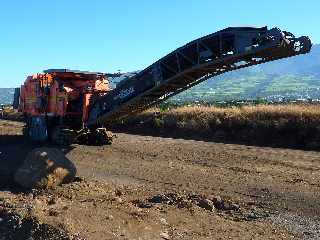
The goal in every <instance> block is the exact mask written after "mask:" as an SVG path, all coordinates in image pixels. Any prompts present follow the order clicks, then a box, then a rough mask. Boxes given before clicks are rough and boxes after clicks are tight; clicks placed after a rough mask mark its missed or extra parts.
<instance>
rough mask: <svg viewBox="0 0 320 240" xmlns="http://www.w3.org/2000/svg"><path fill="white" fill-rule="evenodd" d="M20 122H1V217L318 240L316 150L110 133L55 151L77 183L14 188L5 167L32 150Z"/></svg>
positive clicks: (124, 234)
mask: <svg viewBox="0 0 320 240" xmlns="http://www.w3.org/2000/svg"><path fill="white" fill-rule="evenodd" d="M21 127H22V125H21V124H19V123H14V122H8V121H0V128H1V132H0V134H1V137H0V152H1V155H0V156H1V159H0V160H1V164H0V171H1V172H0V173H1V177H2V179H3V180H2V181H1V182H2V183H3V184H2V185H3V191H2V192H0V219H1V209H3V216H2V219H6V218H8V215H9V214H8V212H10V211H11V212H13V213H17V214H19V216H23V217H24V218H23V219H26V218H27V217H30V216H31V217H32V219H33V223H34V221H37V223H38V225H39V224H40V226H42V227H43V228H44V229H48V227H44V226H50V227H53V228H54V231H53V233H52V236H53V237H52V239H72V237H71V236H73V239H320V227H319V226H320V217H319V216H320V200H319V196H320V193H319V192H320V191H319V190H320V174H319V173H320V153H319V152H312V151H300V150H290V149H276V148H263V147H252V146H243V145H232V144H219V143H213V142H202V141H193V140H182V139H170V138H159V137H150V136H138V135H130V134H123V133H117V138H116V140H115V142H114V144H113V145H111V146H104V147H95V146H81V145H73V146H71V147H70V148H68V149H64V151H65V152H66V154H67V157H69V158H70V159H71V160H72V161H74V163H75V164H76V166H77V168H78V175H79V176H80V177H81V179H78V181H77V182H75V183H73V184H70V185H68V186H63V187H59V188H57V189H55V190H48V191H43V192H31V193H19V192H18V193H16V192H14V190H15V188H14V187H12V186H10V187H8V186H9V185H8V183H10V173H12V172H13V169H14V168H15V167H16V166H17V165H18V164H19V162H20V161H21V160H22V159H23V157H24V156H25V154H26V152H28V151H29V150H31V149H33V148H35V147H36V146H35V145H34V144H31V143H28V142H27V141H26V140H25V139H24V138H23V137H22V136H21ZM26 206H29V207H26ZM9 210H10V211H9ZM35 219H36V220H35ZM3 222H5V221H3ZM41 224H42V225H41ZM5 226H7V229H9V228H10V226H9V225H8V224H7V223H6V225H5ZM0 229H1V221H0ZM60 230H61V231H62V232H63V234H66V236H65V238H62V237H60V238H54V236H58V235H59V234H58V233H57V232H55V231H60ZM8 231H9V230H8ZM41 234H42V235H41ZM68 234H69V235H68ZM40 235H41V236H42V237H43V235H45V233H44V232H43V231H42V232H41V233H40V232H39V231H38V236H40ZM0 237H1V234H0ZM39 239H41V238H39ZM44 239H45V238H44Z"/></svg>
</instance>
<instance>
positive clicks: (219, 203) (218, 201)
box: [212, 196, 224, 210]
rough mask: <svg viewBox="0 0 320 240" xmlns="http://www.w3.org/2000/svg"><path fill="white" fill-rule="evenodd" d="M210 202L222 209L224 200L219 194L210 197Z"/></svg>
mask: <svg viewBox="0 0 320 240" xmlns="http://www.w3.org/2000/svg"><path fill="white" fill-rule="evenodd" d="M212 202H213V204H214V206H215V208H217V209H219V210H222V209H224V201H223V200H222V198H221V197H220V196H217V197H214V198H213V199H212Z"/></svg>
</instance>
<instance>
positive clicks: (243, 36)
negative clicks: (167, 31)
mask: <svg viewBox="0 0 320 240" xmlns="http://www.w3.org/2000/svg"><path fill="white" fill-rule="evenodd" d="M311 46H312V44H311V41H310V39H309V38H308V37H304V36H303V37H300V38H295V36H294V35H293V34H291V33H289V32H285V31H281V30H280V29H278V28H273V29H270V30H268V29H267V27H263V28H252V27H235V28H227V29H224V30H222V31H219V32H216V33H213V34H210V35H208V36H205V37H202V38H199V39H197V40H195V41H192V42H190V43H188V44H187V45H185V46H183V47H181V48H178V49H177V50H175V51H173V52H172V53H170V54H168V55H167V56H165V57H163V58H162V59H160V60H158V61H157V62H155V63H154V64H152V65H151V66H149V67H147V68H146V69H144V70H143V71H141V72H139V73H137V74H136V75H134V76H131V77H128V78H127V79H124V80H123V81H121V82H120V84H119V85H118V86H117V87H116V88H115V89H114V90H112V91H111V92H110V93H108V94H107V95H105V96H103V97H100V98H97V99H94V100H93V103H92V107H91V109H90V114H89V127H90V126H100V125H108V124H111V123H112V121H114V120H116V119H122V118H126V117H127V116H130V115H132V114H133V113H135V112H140V111H143V110H145V109H147V108H149V107H151V106H153V105H154V104H157V103H159V102H161V101H164V100H165V99H167V98H169V97H171V96H173V95H176V94H178V93H180V92H182V91H184V90H186V89H188V88H191V87H193V86H195V85H197V84H199V83H201V82H203V81H205V80H207V79H209V78H212V77H214V76H217V75H221V74H223V73H226V72H229V71H233V70H236V69H240V68H245V67H249V66H253V65H257V64H261V63H265V62H270V61H274V60H278V59H281V58H287V57H291V56H295V55H299V54H305V53H308V52H309V51H310V50H311Z"/></svg>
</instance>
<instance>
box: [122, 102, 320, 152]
mask: <svg viewBox="0 0 320 240" xmlns="http://www.w3.org/2000/svg"><path fill="white" fill-rule="evenodd" d="M126 123H127V124H126ZM126 123H125V125H130V126H132V124H135V125H136V126H143V127H146V126H148V127H151V128H153V129H154V128H156V129H158V128H160V129H174V130H175V131H184V132H185V131H188V134H196V135H206V136H207V137H210V138H213V139H218V140H232V141H245V142H249V143H255V142H257V141H258V142H259V141H260V142H261V143H266V142H267V143H270V144H272V143H274V144H280V143H281V144H280V145H285V146H287V145H290V146H299V147H310V148H314V147H315V146H318V145H319V148H320V105H318V104H287V105H256V106H254V105H252V106H241V107H207V106H188V107H179V108H175V109H170V110H167V111H161V110H160V109H157V108H154V109H150V110H147V111H145V112H143V113H141V114H139V115H137V116H135V117H133V118H131V119H130V120H128V121H127V122H126Z"/></svg>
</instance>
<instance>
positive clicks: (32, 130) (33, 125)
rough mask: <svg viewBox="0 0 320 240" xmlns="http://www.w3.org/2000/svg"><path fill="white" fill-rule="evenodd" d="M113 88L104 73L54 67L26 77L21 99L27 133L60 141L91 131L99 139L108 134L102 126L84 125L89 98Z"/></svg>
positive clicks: (34, 136) (38, 139) (41, 138)
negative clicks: (89, 126)
mask: <svg viewBox="0 0 320 240" xmlns="http://www.w3.org/2000/svg"><path fill="white" fill-rule="evenodd" d="M110 90H111V88H110V85H109V82H108V80H107V77H106V75H104V74H102V73H94V72H81V71H71V70H67V69H51V70H46V71H44V73H41V74H35V75H32V76H29V77H27V79H26V81H25V83H24V85H22V86H21V90H20V101H19V102H20V103H19V111H21V112H23V113H24V115H25V119H26V128H25V133H26V134H27V135H28V136H29V137H30V138H31V139H33V140H36V141H45V140H47V139H48V138H51V139H52V140H53V141H54V142H57V143H61V144H67V143H69V142H72V141H74V139H75V138H79V137H82V138H83V137H84V136H86V138H88V137H90V134H91V135H94V136H93V137H92V138H94V139H99V134H102V135H104V134H105V133H104V132H103V130H102V129H101V128H99V129H98V128H97V129H95V131H94V132H89V131H85V132H84V131H83V129H85V126H86V124H87V121H88V113H89V105H90V101H92V99H93V98H98V97H101V96H103V95H105V94H106V93H107V92H108V91H110ZM79 133H81V134H79ZM103 138H104V139H106V141H108V138H105V137H103V136H101V139H103Z"/></svg>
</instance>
